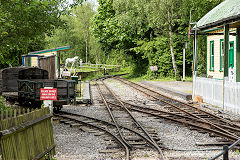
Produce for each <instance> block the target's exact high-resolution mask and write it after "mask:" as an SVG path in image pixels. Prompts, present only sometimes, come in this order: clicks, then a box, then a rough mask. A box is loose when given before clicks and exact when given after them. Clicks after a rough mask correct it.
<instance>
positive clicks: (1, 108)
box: [0, 96, 10, 112]
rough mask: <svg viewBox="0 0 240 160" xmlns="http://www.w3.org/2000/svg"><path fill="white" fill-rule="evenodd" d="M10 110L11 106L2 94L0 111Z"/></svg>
mask: <svg viewBox="0 0 240 160" xmlns="http://www.w3.org/2000/svg"><path fill="white" fill-rule="evenodd" d="M7 110H8V111H10V107H9V106H7V105H6V104H5V99H4V98H3V97H2V96H0V112H1V111H7Z"/></svg>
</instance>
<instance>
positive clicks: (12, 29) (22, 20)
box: [0, 0, 82, 68]
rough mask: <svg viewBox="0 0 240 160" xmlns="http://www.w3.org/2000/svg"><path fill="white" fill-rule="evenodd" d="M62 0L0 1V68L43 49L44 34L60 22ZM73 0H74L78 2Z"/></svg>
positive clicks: (62, 12) (65, 8)
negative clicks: (31, 52) (22, 56)
mask: <svg viewBox="0 0 240 160" xmlns="http://www.w3.org/2000/svg"><path fill="white" fill-rule="evenodd" d="M66 2H67V1H66V0H27V1H25V0H8V1H5V0H1V1H0V43H1V46H0V60H1V64H0V67H1V68H3V67H7V66H9V65H19V63H20V58H21V55H22V54H26V53H28V52H29V51H36V50H39V49H43V48H44V46H45V40H44V39H45V35H46V34H47V35H51V33H52V31H53V30H54V29H55V28H58V27H59V26H62V25H63V24H64V21H62V20H61V19H60V16H61V15H63V14H67V13H68V10H69V5H66ZM81 2H82V0H77V1H75V3H81Z"/></svg>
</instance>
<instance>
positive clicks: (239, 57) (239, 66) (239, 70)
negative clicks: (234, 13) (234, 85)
mask: <svg viewBox="0 0 240 160" xmlns="http://www.w3.org/2000/svg"><path fill="white" fill-rule="evenodd" d="M239 36H240V27H238V28H237V36H236V46H237V52H236V82H240V37H239Z"/></svg>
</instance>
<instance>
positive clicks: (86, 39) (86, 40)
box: [85, 31, 88, 63]
mask: <svg viewBox="0 0 240 160" xmlns="http://www.w3.org/2000/svg"><path fill="white" fill-rule="evenodd" d="M85 42H86V63H87V56H88V32H87V31H86V38H85Z"/></svg>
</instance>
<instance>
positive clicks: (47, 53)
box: [22, 46, 70, 79]
mask: <svg viewBox="0 0 240 160" xmlns="http://www.w3.org/2000/svg"><path fill="white" fill-rule="evenodd" d="M68 50H70V46H63V47H57V48H52V49H46V50H40V51H36V52H29V53H28V54H27V55H23V56H22V66H28V67H39V68H41V69H45V70H47V71H48V73H49V78H50V79H55V78H57V75H58V74H57V72H58V71H60V64H61V62H60V57H61V52H64V51H68Z"/></svg>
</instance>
